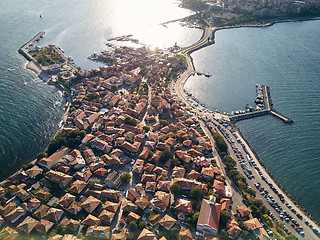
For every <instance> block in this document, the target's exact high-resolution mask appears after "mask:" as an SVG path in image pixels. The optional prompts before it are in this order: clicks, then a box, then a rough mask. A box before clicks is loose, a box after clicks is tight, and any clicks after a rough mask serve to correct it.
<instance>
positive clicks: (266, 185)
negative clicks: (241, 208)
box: [210, 118, 319, 239]
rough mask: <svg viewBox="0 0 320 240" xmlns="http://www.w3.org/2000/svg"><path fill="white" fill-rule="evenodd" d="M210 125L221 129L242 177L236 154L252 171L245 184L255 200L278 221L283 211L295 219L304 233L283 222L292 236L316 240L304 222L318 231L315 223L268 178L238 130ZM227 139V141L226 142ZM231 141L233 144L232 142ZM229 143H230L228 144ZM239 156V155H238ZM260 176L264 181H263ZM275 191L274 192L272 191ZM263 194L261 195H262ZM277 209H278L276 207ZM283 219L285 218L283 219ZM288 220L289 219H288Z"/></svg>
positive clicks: (214, 122) (215, 122)
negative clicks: (235, 149)
mask: <svg viewBox="0 0 320 240" xmlns="http://www.w3.org/2000/svg"><path fill="white" fill-rule="evenodd" d="M210 122H212V123H210V125H211V126H212V127H215V126H220V127H221V128H220V129H222V131H221V130H219V128H218V127H216V130H217V131H218V132H219V133H220V134H221V135H222V136H223V137H224V139H225V141H226V143H227V144H228V148H229V153H230V155H231V157H232V158H233V159H234V160H235V161H236V162H237V167H238V170H239V171H240V173H241V174H242V175H243V176H246V174H245V173H244V171H243V169H242V167H241V165H240V162H239V160H238V157H237V156H236V152H237V153H238V154H239V153H241V154H242V156H243V160H242V162H245V163H246V164H247V166H248V168H249V169H250V170H251V171H252V175H253V176H254V178H253V179H249V178H248V177H247V182H248V185H249V186H250V187H251V188H252V189H254V190H255V191H256V194H257V198H258V199H261V200H262V202H263V203H264V205H265V206H266V207H267V208H268V209H269V210H270V212H271V213H272V214H273V215H274V216H275V217H276V218H277V219H280V213H282V215H284V214H283V213H284V211H285V212H286V213H288V214H289V215H290V216H291V218H293V219H295V221H296V222H297V223H298V224H299V226H301V227H302V228H303V230H301V231H303V232H304V237H303V236H301V235H300V234H299V233H298V232H297V231H296V230H295V227H296V226H297V225H295V226H294V227H293V226H292V225H291V224H292V223H293V222H292V221H291V220H289V221H288V222H286V221H283V222H284V224H285V226H286V228H287V229H288V230H289V231H290V232H292V233H293V234H295V235H296V236H297V237H298V238H299V239H317V236H316V234H315V233H314V231H313V230H312V229H311V227H310V226H307V225H306V223H305V221H308V223H309V224H311V226H313V227H314V228H315V229H317V230H318V231H319V227H318V226H317V225H316V223H315V222H313V221H312V220H311V219H310V218H309V217H308V216H307V215H306V214H305V213H304V212H303V211H302V210H301V209H299V208H298V206H296V205H295V204H294V202H293V201H292V200H291V199H290V198H289V197H288V196H287V195H286V194H285V192H284V191H283V190H282V189H281V188H280V187H279V186H278V185H277V184H276V182H275V181H274V180H273V179H272V178H271V177H270V175H269V174H268V172H267V171H266V170H265V169H264V168H263V166H262V165H261V164H260V163H259V161H258V157H257V156H256V155H255V153H254V152H253V151H252V149H251V148H250V146H249V145H248V144H247V142H246V141H245V139H244V138H243V137H242V135H241V133H240V132H239V131H238V130H235V131H234V130H232V129H231V128H228V127H225V126H223V125H221V124H220V123H219V122H217V121H215V119H213V118H211V121H210ZM225 133H228V137H226V134H225ZM228 138H229V141H228ZM237 139H238V140H239V142H238V141H237ZM232 141H233V142H232ZM230 142H231V143H230ZM240 143H242V144H243V145H244V146H245V148H246V149H247V151H248V153H249V154H250V156H251V157H252V161H253V162H255V164H256V165H257V166H256V167H257V168H259V169H260V172H261V175H260V174H259V172H258V171H257V169H256V168H254V167H253V166H252V161H251V164H250V163H249V161H248V159H247V157H246V156H247V153H246V152H245V150H244V148H243V146H242V145H241V144H240ZM232 145H233V146H234V148H235V146H236V147H237V148H238V149H239V151H234V150H233V148H232ZM238 156H239V155H238ZM262 176H263V177H264V178H265V179H266V180H263V179H262ZM256 183H259V184H260V186H262V187H263V189H265V190H267V192H268V193H267V194H264V193H262V192H260V191H259V190H258V188H257V187H256V186H255V184H256ZM271 186H273V189H272V188H271ZM274 189H276V190H274ZM276 192H277V193H280V194H282V195H283V197H284V201H283V202H281V200H280V198H279V197H278V194H276ZM262 194H263V195H262ZM268 194H270V195H271V196H272V198H273V199H274V202H277V204H278V205H279V206H280V207H281V208H282V210H281V211H279V210H278V211H276V210H275V209H276V208H274V207H271V205H270V204H269V203H268V201H267V198H269V197H268ZM288 204H289V205H290V206H292V207H290V209H289V208H288ZM278 209H279V207H278ZM292 209H294V211H295V213H294V212H292ZM297 214H300V215H301V216H302V218H301V219H299V218H298V217H297ZM284 219H285V218H284ZM289 219H290V218H289Z"/></svg>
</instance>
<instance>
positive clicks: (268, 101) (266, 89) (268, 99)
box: [229, 85, 293, 124]
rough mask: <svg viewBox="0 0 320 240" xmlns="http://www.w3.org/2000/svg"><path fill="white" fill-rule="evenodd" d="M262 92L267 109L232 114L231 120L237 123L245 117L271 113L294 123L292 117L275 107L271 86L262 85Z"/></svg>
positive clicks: (284, 120)
mask: <svg viewBox="0 0 320 240" xmlns="http://www.w3.org/2000/svg"><path fill="white" fill-rule="evenodd" d="M262 93H263V102H264V106H265V109H263V110H258V111H252V112H246V113H243V114H238V115H234V116H231V117H229V119H230V121H231V122H233V123H235V122H238V121H241V120H244V119H249V118H254V117H260V116H265V115H268V114H271V115H272V116H274V117H276V118H278V119H280V120H282V121H283V122H284V123H288V124H292V123H293V120H292V119H290V118H288V117H286V116H284V115H283V114H281V113H279V112H278V111H277V110H275V109H274V108H273V103H272V99H271V94H270V88H269V87H268V86H265V85H264V86H262Z"/></svg>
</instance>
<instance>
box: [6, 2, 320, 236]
mask: <svg viewBox="0 0 320 240" xmlns="http://www.w3.org/2000/svg"><path fill="white" fill-rule="evenodd" d="M191 2H192V1H183V5H184V6H186V5H185V4H190V3H191ZM193 2H196V3H199V2H200V3H201V6H202V7H203V6H204V5H206V6H207V4H208V3H205V4H204V3H203V2H202V1H193ZM265 2H266V3H265V4H269V3H270V2H269V1H265ZM217 3H223V4H222V7H223V8H226V9H231V6H233V5H232V4H233V3H234V2H231V1H223V2H217ZM273 3H274V2H273ZM234 4H236V3H234ZM237 4H238V3H237ZM213 5H215V4H213ZM238 5H239V4H238ZM298 5H299V6H300V7H301V5H302V3H298ZM239 6H241V5H239ZM245 6H246V7H248V6H247V5H245ZM266 6H267V5H266ZM308 6H309V5H308ZM189 7H190V6H189ZM194 7H198V6H194ZM216 7H217V8H219V6H218V5H217V6H214V7H212V9H216ZM301 9H303V8H302V7H301V8H300V11H301ZM210 11H211V10H210ZM214 11H216V10H214ZM232 11H234V10H232ZM266 13H270V11H268V10H265V9H261V14H262V15H263V16H264V14H266ZM271 13H273V12H272V11H271ZM208 14H209V13H208ZM208 16H209V15H208ZM208 16H206V15H203V14H202V13H200V14H199V13H197V14H196V17H197V19H198V20H197V19H194V18H191V19H193V20H194V22H193V24H195V25H197V26H198V27H200V26H201V27H202V26H206V29H205V31H204V33H203V36H202V38H201V39H200V41H198V42H197V43H195V44H193V45H191V46H189V47H186V48H184V49H178V48H175V49H170V50H160V49H157V50H150V49H149V48H148V47H146V46H142V47H140V48H130V47H115V48H114V50H113V51H111V52H103V53H101V54H92V55H91V56H90V58H91V59H93V60H95V61H101V62H104V63H108V65H109V66H106V67H100V68H99V69H87V70H80V69H79V68H76V66H74V63H73V61H72V59H70V58H67V57H65V55H64V53H63V51H62V50H61V49H60V48H59V47H56V46H54V45H50V46H48V47H44V48H37V47H34V46H32V45H33V44H34V42H35V41H37V40H38V39H40V38H41V36H43V34H44V33H42V32H40V33H39V34H37V35H36V36H35V37H34V38H33V39H32V40H31V41H29V42H28V43H27V44H26V45H24V46H22V47H21V48H20V49H19V52H20V53H21V54H23V55H24V56H25V57H26V58H27V60H28V61H29V64H28V68H29V69H32V70H33V71H35V72H36V73H37V74H38V75H39V76H40V77H41V78H42V79H44V80H45V81H46V82H48V83H51V84H55V85H56V86H57V87H59V88H61V90H63V91H64V93H65V96H66V97H68V99H69V102H70V105H69V107H68V108H67V111H66V116H65V118H64V121H63V125H62V127H61V129H60V130H59V132H58V133H57V135H56V136H55V138H54V139H52V140H51V141H50V143H49V146H48V148H47V149H46V151H45V152H42V153H39V154H38V155H37V158H36V159H35V160H34V161H32V162H30V163H29V164H26V165H24V166H23V168H22V169H21V170H20V171H18V172H17V173H15V174H13V175H12V176H10V177H9V178H8V179H6V180H5V181H3V182H2V184H1V186H0V215H1V216H0V224H1V228H0V239H30V237H32V238H33V239H43V238H48V239H52V240H53V239H161V240H164V239H212V238H213V237H219V238H220V239H230V238H234V239H239V238H241V239H296V238H298V239H303V238H306V239H316V238H318V237H319V231H320V229H319V226H318V225H317V223H316V222H314V221H313V220H312V218H311V217H310V216H309V214H307V213H305V212H304V211H302V210H301V209H300V208H299V207H298V206H297V205H296V204H295V202H294V201H293V200H292V199H291V198H289V197H288V196H287V194H286V193H285V192H284V191H283V189H281V187H279V186H278V185H277V184H276V183H275V182H274V180H273V179H272V178H271V177H270V175H269V174H268V172H267V171H266V169H264V167H263V165H262V162H261V161H260V160H259V158H258V156H257V155H256V154H255V152H254V150H253V149H252V148H251V147H250V145H249V144H248V142H247V141H246V140H245V139H244V138H243V136H242V135H241V133H240V132H239V130H238V129H237V128H236V127H235V126H234V124H233V122H235V121H237V119H235V117H237V116H238V118H239V117H240V114H235V116H233V115H232V116H230V115H228V114H221V113H219V112H215V111H211V110H209V109H206V108H205V106H202V105H201V104H200V103H198V101H197V99H194V98H193V97H192V96H190V95H188V94H186V92H185V91H184V89H183V85H184V83H185V82H186V80H187V79H188V77H189V76H191V75H192V74H195V73H196V70H195V69H194V66H193V63H192V59H191V57H190V53H191V52H192V51H196V50H197V49H200V48H202V47H204V46H207V45H210V44H212V43H214V35H213V33H214V31H216V30H218V29H222V28H225V26H224V25H228V26H229V24H230V22H226V21H225V20H223V19H222V18H220V20H218V18H216V19H214V20H212V21H214V22H215V23H220V26H218V27H217V26H212V25H210V24H208V21H207V19H209V18H208ZM198 17H199V18H198ZM204 17H205V18H204ZM210 17H211V18H212V15H211V16H210ZM212 19H213V18H212ZM241 19H242V18H241ZM188 21H189V23H191V21H190V19H189V20H188ZM212 21H211V22H212ZM230 21H231V20H230ZM232 21H234V19H233V20H232ZM209 23H210V21H209ZM237 23H238V22H237ZM246 24H248V23H246ZM249 25H250V24H249ZM253 25H255V24H253ZM239 26H243V25H238V24H235V25H232V26H231V27H239ZM255 26H256V25H255ZM125 39H127V37H125ZM263 88H264V91H263V92H264V93H265V94H264V101H265V102H264V107H265V109H266V110H267V111H269V112H272V111H273V109H272V106H271V104H270V101H269V100H268V98H269V93H267V92H268V89H267V87H266V86H263ZM266 93H267V94H266ZM274 114H278V113H277V112H274ZM232 119H233V120H232ZM289 120H290V119H288V121H289Z"/></svg>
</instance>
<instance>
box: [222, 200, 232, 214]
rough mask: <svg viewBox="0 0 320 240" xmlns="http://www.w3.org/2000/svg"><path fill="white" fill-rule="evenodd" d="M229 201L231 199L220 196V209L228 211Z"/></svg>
mask: <svg viewBox="0 0 320 240" xmlns="http://www.w3.org/2000/svg"><path fill="white" fill-rule="evenodd" d="M230 202H231V200H230V199H229V198H221V199H220V204H221V211H222V210H225V211H227V212H228V211H229V207H230Z"/></svg>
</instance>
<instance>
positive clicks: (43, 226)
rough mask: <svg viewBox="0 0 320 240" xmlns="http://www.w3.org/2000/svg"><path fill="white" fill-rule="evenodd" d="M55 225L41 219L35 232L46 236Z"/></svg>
mask: <svg viewBox="0 0 320 240" xmlns="http://www.w3.org/2000/svg"><path fill="white" fill-rule="evenodd" d="M53 225H54V223H53V222H49V221H47V220H45V219H41V220H40V221H39V222H38V224H37V225H36V226H35V227H34V229H35V230H37V231H38V232H40V233H42V234H46V233H48V232H49V230H50V229H51V228H52V227H53Z"/></svg>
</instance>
